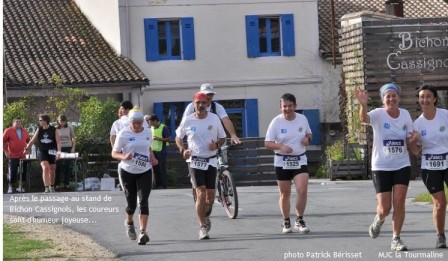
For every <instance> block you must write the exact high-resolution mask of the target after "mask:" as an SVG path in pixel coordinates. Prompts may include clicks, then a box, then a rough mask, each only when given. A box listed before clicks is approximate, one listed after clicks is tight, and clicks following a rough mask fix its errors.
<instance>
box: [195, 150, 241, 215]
mask: <svg viewBox="0 0 448 261" xmlns="http://www.w3.org/2000/svg"><path fill="white" fill-rule="evenodd" d="M232 146H235V145H225V146H222V147H221V148H219V149H218V153H217V154H216V156H217V158H218V164H217V172H218V173H217V174H216V181H215V184H216V186H215V187H216V196H215V197H216V199H217V200H218V202H219V203H221V205H222V206H223V207H224V208H225V210H226V213H227V216H228V217H229V218H231V219H236V217H237V216H238V193H237V190H236V185H235V181H234V180H233V177H232V173H231V172H230V171H229V165H228V163H227V150H228V149H229V148H230V147H232ZM193 200H194V202H196V190H195V189H194V188H193ZM211 212H212V209H210V210H209V212H208V213H207V214H206V216H209V215H210V214H211Z"/></svg>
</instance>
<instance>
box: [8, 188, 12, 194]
mask: <svg viewBox="0 0 448 261" xmlns="http://www.w3.org/2000/svg"><path fill="white" fill-rule="evenodd" d="M7 193H8V194H12V186H9V187H8V192H7Z"/></svg>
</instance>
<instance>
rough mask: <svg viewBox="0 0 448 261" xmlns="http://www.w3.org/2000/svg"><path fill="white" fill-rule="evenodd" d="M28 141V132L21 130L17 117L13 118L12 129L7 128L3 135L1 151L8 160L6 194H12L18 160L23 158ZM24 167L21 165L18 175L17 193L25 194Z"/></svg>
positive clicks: (24, 165) (20, 121)
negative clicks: (19, 176) (20, 171)
mask: <svg viewBox="0 0 448 261" xmlns="http://www.w3.org/2000/svg"><path fill="white" fill-rule="evenodd" d="M29 141H30V136H29V134H28V131H27V130H26V129H25V128H22V120H21V119H20V118H19V117H15V118H14V119H13V121H12V127H9V128H7V129H6V130H5V132H4V133H3V151H4V152H5V156H6V159H7V160H8V191H7V193H8V194H10V193H13V192H14V188H13V185H14V183H16V181H17V173H18V169H19V164H20V159H23V158H25V155H24V152H25V151H24V149H25V147H26V144H27V143H28V142H29ZM28 153H29V151H28ZM26 165H27V164H23V171H22V173H19V174H20V175H22V176H21V178H19V186H18V187H17V192H25V190H24V189H23V181H25V180H26V175H23V174H24V173H26V171H27V169H26V168H27V166H26Z"/></svg>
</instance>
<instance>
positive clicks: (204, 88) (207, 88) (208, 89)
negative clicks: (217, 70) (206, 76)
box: [200, 83, 216, 94]
mask: <svg viewBox="0 0 448 261" xmlns="http://www.w3.org/2000/svg"><path fill="white" fill-rule="evenodd" d="M200 92H202V93H204V94H210V93H213V94H216V92H215V91H214V90H213V85H212V84H211V83H204V84H202V85H201V91H200Z"/></svg>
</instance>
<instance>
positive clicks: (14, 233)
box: [3, 225, 51, 260]
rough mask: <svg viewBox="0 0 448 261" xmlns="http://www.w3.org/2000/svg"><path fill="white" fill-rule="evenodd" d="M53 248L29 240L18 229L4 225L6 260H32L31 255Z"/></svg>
mask: <svg viewBox="0 0 448 261" xmlns="http://www.w3.org/2000/svg"><path fill="white" fill-rule="evenodd" d="M46 248H51V246H50V244H48V243H46V242H43V241H39V240H32V239H28V238H26V236H25V233H24V232H22V231H19V230H18V229H17V227H14V226H10V225H3V258H4V260H24V259H31V257H30V255H29V254H30V253H31V252H32V251H34V250H38V249H46Z"/></svg>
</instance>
